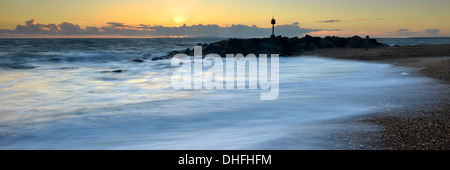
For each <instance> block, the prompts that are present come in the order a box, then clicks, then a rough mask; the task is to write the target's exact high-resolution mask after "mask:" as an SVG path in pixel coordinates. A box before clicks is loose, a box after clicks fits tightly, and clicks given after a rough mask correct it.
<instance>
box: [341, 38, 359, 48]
mask: <svg viewBox="0 0 450 170" xmlns="http://www.w3.org/2000/svg"><path fill="white" fill-rule="evenodd" d="M361 47H364V44H363V39H362V38H361V37H359V36H353V37H352V38H351V39H350V41H349V42H348V43H347V45H345V48H361Z"/></svg>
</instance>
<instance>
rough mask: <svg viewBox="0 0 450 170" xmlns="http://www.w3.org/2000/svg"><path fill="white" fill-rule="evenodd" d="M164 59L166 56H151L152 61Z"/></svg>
mask: <svg viewBox="0 0 450 170" xmlns="http://www.w3.org/2000/svg"><path fill="white" fill-rule="evenodd" d="M164 59H167V56H161V57H153V58H152V61H157V60H164Z"/></svg>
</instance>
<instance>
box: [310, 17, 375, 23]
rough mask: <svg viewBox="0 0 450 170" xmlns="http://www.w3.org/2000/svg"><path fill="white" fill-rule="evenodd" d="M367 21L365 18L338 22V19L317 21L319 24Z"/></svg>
mask: <svg viewBox="0 0 450 170" xmlns="http://www.w3.org/2000/svg"><path fill="white" fill-rule="evenodd" d="M365 20H368V19H366V18H355V19H350V20H338V19H332V20H325V21H317V22H321V23H337V22H353V21H365Z"/></svg>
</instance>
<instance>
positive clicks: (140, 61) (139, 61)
mask: <svg viewBox="0 0 450 170" xmlns="http://www.w3.org/2000/svg"><path fill="white" fill-rule="evenodd" d="M133 62H136V63H142V62H144V60H141V59H134V60H133Z"/></svg>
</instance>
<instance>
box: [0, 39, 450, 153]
mask: <svg viewBox="0 0 450 170" xmlns="http://www.w3.org/2000/svg"><path fill="white" fill-rule="evenodd" d="M222 39H223V38H211V37H209V38H150V39H0V149H2V150H5V149H6V150H9V149H25V150H28V149H31V150H35V149H52V150H53V149H56V150H58V149H75V150H78V149H94V150H97V149H98V150H110V149H114V150H115V149H126V150H128V149H132V150H134V149H136V150H141V149H143V150H159V149H163V150H172V149H183V150H185V149H186V150H191V149H195V150H197V149H219V150H227V149H244V150H245V149H283V150H284V149H295V150H297V149H330V148H335V146H337V144H336V143H333V142H332V141H328V140H326V138H324V137H323V136H326V135H330V133H333V132H334V131H333V130H336V129H339V127H335V126H333V127H328V128H327V126H329V123H325V122H330V121H333V120H341V119H346V118H351V117H355V116H360V115H367V114H371V113H375V112H382V111H386V110H389V109H396V108H402V107H408V100H407V99H408V98H414V97H417V94H418V92H423V93H427V92H428V91H430V90H431V87H430V86H428V85H429V84H433V83H435V82H436V81H435V80H433V79H431V78H425V77H417V76H413V75H411V74H410V73H411V72H414V71H416V70H415V69H413V68H406V67H398V66H393V65H391V64H385V63H376V62H362V61H353V60H339V59H330V58H322V57H318V56H297V57H280V58H279V95H278V98H277V99H276V100H260V94H261V91H262V90H258V89H225V90H222V89H212V90H207V89H181V90H176V89H174V88H173V87H172V85H171V77H172V74H173V73H174V71H176V70H177V69H178V67H174V66H172V65H171V60H159V61H151V58H153V57H158V56H163V55H165V53H167V52H169V51H172V50H184V49H186V48H193V46H194V45H196V44H197V43H211V42H215V41H219V40H222ZM449 40H450V39H449V38H416V39H380V41H381V42H384V43H388V44H390V45H418V44H450V41H449ZM135 59H140V60H142V61H143V62H135V61H133V60H135ZM118 70H120V71H118ZM246 71H248V70H246ZM341 128H344V127H341ZM356 129H358V128H356ZM374 130H377V128H374ZM339 146H342V147H343V148H344V149H345V144H344V145H339Z"/></svg>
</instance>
